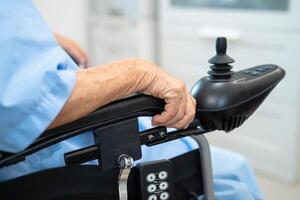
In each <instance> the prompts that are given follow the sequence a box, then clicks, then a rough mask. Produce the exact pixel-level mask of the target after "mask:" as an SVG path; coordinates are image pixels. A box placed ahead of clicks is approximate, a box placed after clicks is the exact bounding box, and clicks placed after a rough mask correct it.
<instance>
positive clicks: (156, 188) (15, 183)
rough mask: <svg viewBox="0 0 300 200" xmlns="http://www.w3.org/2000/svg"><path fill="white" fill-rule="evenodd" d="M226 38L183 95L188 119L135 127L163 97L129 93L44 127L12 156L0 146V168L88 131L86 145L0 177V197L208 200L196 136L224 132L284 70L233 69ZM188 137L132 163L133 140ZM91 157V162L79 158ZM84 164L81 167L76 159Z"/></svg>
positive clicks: (202, 145) (207, 165)
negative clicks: (172, 125)
mask: <svg viewBox="0 0 300 200" xmlns="http://www.w3.org/2000/svg"><path fill="white" fill-rule="evenodd" d="M226 48H227V42H226V38H218V39H217V42H216V51H217V54H216V55H215V56H214V57H213V58H211V59H210V60H209V62H210V63H212V64H213V65H212V66H211V67H210V68H211V71H209V72H208V74H209V76H206V77H203V78H202V79H200V80H199V81H198V82H197V83H196V84H195V85H194V86H193V88H192V90H191V94H192V95H193V96H194V97H195V99H196V101H197V108H196V109H197V110H196V117H195V119H194V121H193V122H192V123H191V124H190V125H189V127H188V128H187V129H184V130H173V131H167V129H166V127H154V128H150V129H147V130H144V131H141V132H140V131H139V129H138V117H141V116H154V115H155V114H158V113H160V112H162V111H163V109H164V105H165V103H164V101H163V100H160V99H157V98H154V97H151V96H147V95H143V94H137V95H134V96H130V97H127V98H124V99H121V100H118V101H115V102H112V103H111V104H108V105H106V106H104V107H102V108H100V109H98V110H96V111H94V112H92V113H90V114H89V115H87V116H85V117H83V118H81V119H78V120H76V121H74V122H71V123H69V124H66V125H63V126H61V127H57V128H55V129H52V130H48V131H46V132H44V133H43V134H42V135H41V136H40V137H39V138H38V139H37V140H36V141H35V142H34V143H33V144H31V145H30V146H29V147H28V148H27V149H25V150H24V151H22V152H19V153H17V154H11V153H8V152H2V153H1V156H0V168H1V167H5V166H10V165H13V164H16V163H18V162H21V161H23V160H25V159H26V157H27V156H29V155H31V154H33V153H35V152H37V151H39V150H42V149H45V148H47V147H49V146H51V145H53V144H56V143H58V142H61V141H64V140H66V139H68V138H72V137H75V136H77V135H80V134H83V133H85V132H87V131H92V132H93V135H94V144H93V145H91V146H88V147H84V148H81V149H77V150H75V151H71V152H67V153H65V154H64V155H62V156H64V160H65V166H63V167H57V168H52V169H47V170H42V171H39V172H35V173H32V174H28V175H24V176H21V177H17V178H14V179H11V180H7V181H4V182H2V183H0V198H1V199H9V200H13V199H30V200H77V199H84V200H98V199H99V200H100V199H102V200H104V199H105V200H118V199H120V200H127V199H129V200H139V199H141V200H168V199H172V200H173V199H177V200H192V199H198V197H199V196H202V197H203V198H204V199H206V200H213V199H215V197H214V191H213V179H212V168H211V159H210V149H209V144H208V142H207V140H206V139H205V136H204V134H205V133H208V132H212V131H215V130H219V131H226V132H230V131H232V130H234V129H235V128H238V127H240V126H241V125H242V124H243V123H244V122H245V121H246V120H247V119H248V118H249V117H250V116H251V115H252V114H253V113H254V111H255V110H256V109H257V108H258V107H259V105H260V104H261V103H262V102H263V101H264V99H265V98H266V97H267V96H268V94H269V93H270V92H271V91H272V89H273V88H274V87H275V86H276V85H277V84H278V83H279V82H280V80H281V79H282V78H283V77H284V75H285V72H284V70H283V69H282V68H280V67H278V66H276V65H260V66H256V67H252V68H249V69H246V70H242V71H239V72H233V71H231V68H232V66H231V65H229V64H230V63H232V62H234V60H233V59H232V58H230V57H229V56H228V55H227V54H226ZM187 136H190V137H192V138H193V139H194V140H195V141H196V142H197V144H198V148H197V149H195V150H193V151H190V152H187V153H184V154H182V155H179V156H176V157H173V158H171V159H163V160H155V161H150V162H143V163H138V164H136V165H134V162H135V161H136V160H139V159H140V158H141V157H142V152H141V145H147V146H150V147H151V146H154V145H158V144H162V143H166V142H168V141H172V140H175V139H179V138H183V137H187ZM92 160H98V165H89V164H84V163H87V162H89V161H92ZM83 164H84V165H83Z"/></svg>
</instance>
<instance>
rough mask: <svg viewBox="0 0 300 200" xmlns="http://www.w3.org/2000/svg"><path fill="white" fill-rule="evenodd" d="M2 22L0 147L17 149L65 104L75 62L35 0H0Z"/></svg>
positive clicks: (72, 84)
mask: <svg viewBox="0 0 300 200" xmlns="http://www.w3.org/2000/svg"><path fill="white" fill-rule="evenodd" d="M0 27H1V28H0V44H1V45H0V69H1V70H0V88H1V92H0V130H1V131H0V138H1V141H0V150H3V151H9V152H17V151H20V150H22V149H24V148H25V147H27V146H28V145H29V144H30V143H32V141H33V140H34V139H36V138H37V137H38V136H39V135H40V134H41V133H42V132H43V131H44V130H45V129H46V128H47V126H48V125H49V123H51V121H53V119H54V118H55V116H56V115H57V114H58V112H59V111H60V110H61V108H62V106H63V105H64V103H65V102H66V100H67V98H68V96H69V95H70V93H71V91H72V89H73V86H74V83H75V77H76V76H75V69H76V68H77V66H76V64H75V63H74V62H73V61H72V60H71V58H69V56H67V55H66V53H65V52H64V51H63V50H62V49H61V48H60V47H59V46H58V44H57V43H56V41H55V40H54V38H53V36H52V33H51V31H50V30H49V28H48V27H47V25H46V24H45V22H44V21H43V20H42V18H41V16H40V14H39V13H38V11H37V10H36V8H35V7H34V6H33V4H32V2H31V1H28V0H13V1H11V0H1V2H0Z"/></svg>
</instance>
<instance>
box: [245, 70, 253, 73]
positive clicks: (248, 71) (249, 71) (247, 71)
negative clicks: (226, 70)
mask: <svg viewBox="0 0 300 200" xmlns="http://www.w3.org/2000/svg"><path fill="white" fill-rule="evenodd" d="M251 72H252V71H251V70H245V71H243V74H250V73H251Z"/></svg>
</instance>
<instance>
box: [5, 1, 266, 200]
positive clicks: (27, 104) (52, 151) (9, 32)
mask: <svg viewBox="0 0 300 200" xmlns="http://www.w3.org/2000/svg"><path fill="white" fill-rule="evenodd" d="M0 27H1V29H0V44H1V45H0V69H1V70H0V88H1V92H0V130H1V131H0V150H4V151H10V152H17V151H20V150H22V149H24V148H26V147H27V146H28V145H29V144H30V143H32V141H33V140H35V139H36V138H37V137H38V136H39V135H40V134H41V133H42V132H43V131H44V130H45V129H46V128H47V126H48V125H49V124H50V123H51V121H52V120H53V119H54V118H55V116H56V115H57V114H58V113H59V111H60V110H61V108H62V106H63V105H64V103H65V102H66V100H67V99H68V97H69V95H70V94H71V91H72V88H73V87H74V83H75V71H76V70H77V66H76V64H75V63H74V62H73V61H72V60H71V59H70V58H69V56H67V55H66V53H65V52H64V51H63V50H62V49H61V48H60V47H59V46H58V44H57V43H56V42H55V40H54V38H53V36H52V34H51V31H50V30H49V28H48V27H47V26H46V25H45V23H44V21H43V20H42V19H41V17H40V14H39V13H38V12H37V10H36V9H35V7H34V6H33V4H32V2H31V1H29V0H2V1H1V3H0ZM140 120H142V122H141V123H140V129H145V128H147V127H149V124H150V121H149V119H146V118H143V119H140ZM91 144H93V136H92V134H91V133H90V132H88V133H85V134H84V135H81V136H77V137H74V138H71V139H68V140H66V141H63V142H61V143H59V144H56V145H53V146H51V147H49V148H47V149H44V150H41V151H39V152H37V153H35V154H33V155H31V156H28V157H27V159H26V160H25V161H23V162H20V163H18V164H15V165H12V166H9V167H5V168H2V169H0V180H2V181H3V180H7V179H11V178H14V177H18V176H22V175H24V174H28V173H32V172H34V171H39V170H42V169H47V168H52V167H57V166H62V165H63V164H64V161H63V157H62V155H63V153H64V152H68V151H72V150H75V149H78V148H80V147H84V146H87V145H91ZM194 148H196V144H195V142H194V141H193V140H191V139H190V138H184V139H180V140H176V141H172V142H168V143H165V144H161V145H157V146H155V147H153V148H148V147H143V149H142V150H143V158H142V160H141V161H148V160H154V159H161V158H171V157H174V156H177V155H179V154H182V153H185V152H187V151H190V150H192V149H194ZM212 161H213V162H212V163H213V169H214V188H215V191H216V196H217V199H224V200H227V199H230V200H239V199H243V200H257V199H261V195H260V193H259V190H258V188H257V184H256V181H255V179H254V175H253V173H252V171H251V169H250V167H249V165H248V163H247V161H246V160H245V158H243V157H242V156H241V155H239V154H236V153H233V152H229V151H227V150H223V149H219V148H212ZM91 163H92V164H93V163H95V162H91ZM201 198H202V197H200V199H201Z"/></svg>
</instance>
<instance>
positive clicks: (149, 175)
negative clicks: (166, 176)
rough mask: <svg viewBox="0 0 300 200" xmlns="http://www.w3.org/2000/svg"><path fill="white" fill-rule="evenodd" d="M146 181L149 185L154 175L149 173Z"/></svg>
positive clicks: (154, 177)
mask: <svg viewBox="0 0 300 200" xmlns="http://www.w3.org/2000/svg"><path fill="white" fill-rule="evenodd" d="M146 179H147V181H148V182H150V183H151V182H153V181H154V180H155V179H156V176H155V174H153V173H151V174H148V175H147V177H146Z"/></svg>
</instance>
